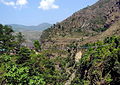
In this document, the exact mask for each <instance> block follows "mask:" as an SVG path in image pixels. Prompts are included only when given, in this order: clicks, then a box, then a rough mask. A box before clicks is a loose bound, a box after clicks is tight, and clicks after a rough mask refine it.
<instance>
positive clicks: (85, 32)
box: [41, 0, 120, 47]
mask: <svg viewBox="0 0 120 85" xmlns="http://www.w3.org/2000/svg"><path fill="white" fill-rule="evenodd" d="M112 35H120V0H99V1H98V2H97V3H95V4H93V5H92V6H88V7H86V8H84V9H82V10H79V11H77V12H75V13H74V14H73V15H72V16H70V17H68V18H67V19H65V20H63V21H62V22H60V23H57V24H54V25H53V26H52V27H51V28H49V29H46V30H45V31H44V32H43V34H42V36H41V41H42V42H46V43H48V42H49V43H50V44H53V41H54V44H55V45H67V44H70V43H71V42H74V41H75V42H78V43H79V44H80V45H83V44H86V43H90V42H95V41H98V40H101V39H104V38H105V37H107V36H112ZM51 41H52V42H51ZM48 47H49V46H48Z"/></svg>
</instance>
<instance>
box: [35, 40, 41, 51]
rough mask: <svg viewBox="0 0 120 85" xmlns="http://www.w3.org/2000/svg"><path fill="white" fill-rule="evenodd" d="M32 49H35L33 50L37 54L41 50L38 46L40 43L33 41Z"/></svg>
mask: <svg viewBox="0 0 120 85" xmlns="http://www.w3.org/2000/svg"><path fill="white" fill-rule="evenodd" d="M34 47H35V50H36V51H37V52H39V51H40V50H41V45H40V43H39V41H38V40H35V41H34Z"/></svg>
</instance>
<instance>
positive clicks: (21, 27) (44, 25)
mask: <svg viewBox="0 0 120 85" xmlns="http://www.w3.org/2000/svg"><path fill="white" fill-rule="evenodd" d="M9 25H10V26H12V28H13V30H15V31H17V32H18V31H43V30H45V29H47V28H49V27H51V26H52V24H49V23H41V24H39V25H36V26H35V25H31V26H26V25H20V24H9Z"/></svg>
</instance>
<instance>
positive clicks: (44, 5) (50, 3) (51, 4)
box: [38, 0, 59, 10]
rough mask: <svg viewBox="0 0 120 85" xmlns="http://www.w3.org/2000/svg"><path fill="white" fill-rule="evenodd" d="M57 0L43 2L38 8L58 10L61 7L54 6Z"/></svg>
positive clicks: (44, 0) (43, 0)
mask: <svg viewBox="0 0 120 85" xmlns="http://www.w3.org/2000/svg"><path fill="white" fill-rule="evenodd" d="M54 2H55V0H41V2H40V6H39V7H38V8H41V9H43V10H49V9H58V8H59V6H58V5H55V4H54Z"/></svg>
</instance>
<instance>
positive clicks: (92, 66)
mask: <svg viewBox="0 0 120 85" xmlns="http://www.w3.org/2000/svg"><path fill="white" fill-rule="evenodd" d="M86 46H88V47H91V48H89V49H88V50H87V52H86V53H85V54H84V55H83V57H82V59H81V60H80V63H79V67H78V68H79V69H78V74H77V77H76V78H77V79H78V80H75V79H74V81H73V83H74V84H76V82H79V81H81V82H84V85H85V84H86V85H89V84H96V85H99V84H101V83H103V84H106V85H108V84H112V85H117V84H119V83H120V81H119V80H120V76H119V75H120V70H119V69H120V58H119V57H120V37H117V36H113V37H108V38H106V39H105V40H104V41H103V42H100V41H99V42H96V43H93V44H87V45H86ZM78 84H79V85H81V83H80V82H79V83H78Z"/></svg>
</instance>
